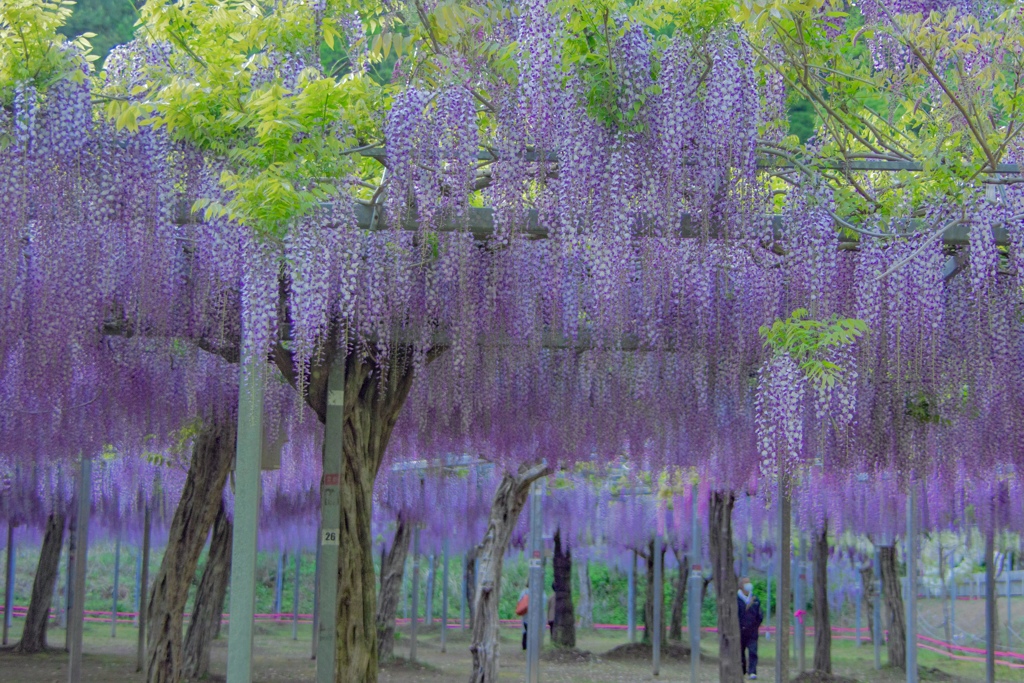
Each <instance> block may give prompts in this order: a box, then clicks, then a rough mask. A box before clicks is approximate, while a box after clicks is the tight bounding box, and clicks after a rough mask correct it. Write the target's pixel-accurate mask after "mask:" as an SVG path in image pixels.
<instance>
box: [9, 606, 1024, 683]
mask: <svg viewBox="0 0 1024 683" xmlns="http://www.w3.org/2000/svg"><path fill="white" fill-rule="evenodd" d="M226 630H227V629H225V632H224V633H223V634H222V635H221V638H220V639H219V640H217V641H215V642H214V646H213V653H212V660H213V671H214V674H219V676H221V677H222V676H223V675H224V672H225V666H226V660H227V635H226ZM423 631H425V632H423ZM19 632H20V624H19V623H18V622H17V621H16V622H15V629H14V633H13V634H12V639H11V642H16V640H17V637H18V634H19ZM136 633H137V632H136V630H135V629H134V628H132V627H130V626H121V627H119V628H118V634H117V638H111V637H110V627H109V625H106V624H95V623H90V624H87V625H86V629H85V651H86V655H85V660H84V672H83V681H88V683H143V680H144V679H143V676H142V675H141V674H137V673H135V646H136V637H137V636H136ZM49 640H50V643H51V645H63V643H64V632H63V631H60V630H53V631H51V633H50V637H49ZM624 642H625V633H623V632H601V633H596V632H595V633H585V634H580V637H579V639H578V643H577V645H578V648H579V649H580V650H584V651H588V652H590V653H592V656H591V657H559V656H546V657H544V660H543V661H542V663H541V678H542V680H543V681H545V683H591V682H593V683H632V682H633V681H655V680H658V681H690V665H689V663H688V662H686V661H677V660H673V659H670V658H666V659H665V660H663V662H662V667H661V675H660V676H659V677H657V678H655V677H654V676H653V675H652V672H651V666H650V663H649V662H645V661H642V660H641V661H636V660H632V661H610V660H608V659H604V658H603V657H602V655H603V654H604V653H606V652H608V651H609V650H611V649H613V648H615V647H617V646H619V645H622V644H623V643H624ZM408 646H409V638H408V636H407V635H406V634H404V633H400V634H399V639H398V642H397V646H396V653H398V654H399V655H406V654H408ZM760 649H761V653H762V656H761V664H760V666H759V669H760V673H761V679H762V680H770V678H771V672H772V667H773V664H774V662H773V659H774V658H773V651H774V643H773V641H770V640H769V641H766V640H765V639H763V638H762V640H761V648H760ZM310 650H311V648H310V627H309V626H308V625H305V626H303V627H301V628H300V629H299V640H298V641H293V640H292V639H291V626H290V624H280V625H275V624H259V625H258V626H257V629H256V641H255V653H254V655H255V663H254V667H253V668H254V672H255V680H256V681H257V682H258V683H300V682H301V683H306V682H308V681H312V680H313V677H314V671H315V662H313V661H312V660H311V659H310ZM417 651H418V654H419V663H418V664H411V663H408V662H405V661H402V660H400V661H399V662H397V663H395V664H392V665H390V666H386V667H384V668H383V669H382V671H381V676H380V681H381V683H441V682H443V681H464V680H467V679H468V676H469V670H470V657H469V651H468V635H467V634H466V633H463V632H461V631H458V630H450V631H449V634H448V638H447V652H445V653H442V652H441V648H440V630H439V628H438V627H437V626H434V627H433V628H427V629H423V628H422V627H421V633H420V636H419V638H418V641H417ZM702 651H703V653H704V654H705V655H717V652H718V645H717V642H716V641H715V639H714V636H713V635H710V634H709V635H707V636H706V637H705V639H704V641H703V645H702ZM812 654H813V644H811V643H808V651H807V661H808V662H810V661H811V660H812V658H813V657H812ZM884 656H885V655H884V652H883V660H884ZM833 662H834V668H835V673H836V674H839V675H842V676H847V677H850V678H852V679H854V680H856V681H861V682H863V683H869V682H870V683H876V682H878V683H899V682H901V681H903V680H904V674H903V672H901V671H895V670H889V669H885V668H883V669H882V670H881V671H875V670H874V667H873V654H872V649H871V647H870V646H869V645H867V644H865V645H864V646H863V647H861V648H857V647H856V646H855V645H854V644H853V643H851V642H849V641H839V640H837V641H834V642H833ZM66 664H67V654H66V653H65V652H63V651H55V652H53V653H50V654H45V655H41V656H19V655H15V654H13V653H11V652H9V651H4V652H0V682H2V683H64V682H65V681H67V668H66ZM794 664H795V663H794ZM920 664H921V667H922V675H921V679H922V680H923V681H953V682H954V683H956V682H967V681H971V682H974V681H981V680H984V669H983V665H982V664H976V663H964V662H952V661H950V660H948V659H945V658H943V657H940V656H938V655H934V654H932V653H928V652H924V651H922V652H921V653H920ZM524 670H525V657H524V655H523V651H522V650H521V649H520V645H519V633H518V632H517V631H515V630H511V629H505V630H503V631H502V644H501V680H502V681H522V680H523V675H524ZM793 673H794V675H795V674H796V673H797V671H796V667H795V666H794V667H793ZM997 676H998V680H1000V681H1007V682H1015V683H1016V682H1020V683H1024V672H1020V671H1010V670H1006V669H1002V670H999V671H997ZM220 680H223V678H220ZM717 680H718V668H717V665H716V664H711V663H705V664H704V665H703V666H702V667H701V674H700V681H702V682H704V681H706V682H708V683H710V682H711V681H717Z"/></svg>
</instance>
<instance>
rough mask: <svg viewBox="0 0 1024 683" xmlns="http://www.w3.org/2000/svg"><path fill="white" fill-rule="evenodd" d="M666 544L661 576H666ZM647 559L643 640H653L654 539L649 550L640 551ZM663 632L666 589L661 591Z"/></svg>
mask: <svg viewBox="0 0 1024 683" xmlns="http://www.w3.org/2000/svg"><path fill="white" fill-rule="evenodd" d="M665 550H666V548H665V546H664V545H663V546H661V555H660V556H659V557H658V561H659V562H661V577H662V580H664V578H665ZM638 554H639V555H640V557H642V558H644V560H646V561H647V595H646V596H645V597H644V636H643V642H645V643H650V642H651V634H652V633H654V630H653V624H654V540H653V539H652V540H651V541H649V542H648V543H647V552H646V553H638ZM661 600H662V605H661V632H662V633H664V632H665V605H664V601H665V591H664V590H662V591H661Z"/></svg>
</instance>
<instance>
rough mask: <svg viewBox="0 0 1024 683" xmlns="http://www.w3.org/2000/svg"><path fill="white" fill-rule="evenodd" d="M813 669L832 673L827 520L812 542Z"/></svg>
mask: <svg viewBox="0 0 1024 683" xmlns="http://www.w3.org/2000/svg"><path fill="white" fill-rule="evenodd" d="M814 670H815V671H821V672H824V673H829V674H830V673H832V618H831V615H830V614H829V607H828V520H827V519H826V520H825V523H824V524H823V525H822V527H821V531H820V532H819V533H818V537H817V538H816V539H815V543H814Z"/></svg>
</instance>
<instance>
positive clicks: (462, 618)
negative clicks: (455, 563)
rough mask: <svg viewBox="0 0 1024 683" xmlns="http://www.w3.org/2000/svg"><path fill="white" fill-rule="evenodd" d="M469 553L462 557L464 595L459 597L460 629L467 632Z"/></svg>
mask: <svg viewBox="0 0 1024 683" xmlns="http://www.w3.org/2000/svg"><path fill="white" fill-rule="evenodd" d="M468 557H469V553H467V554H465V555H463V556H462V593H461V595H460V596H459V627H460V628H461V629H462V630H463V631H465V630H466V588H467V585H466V565H468V564H469V560H468Z"/></svg>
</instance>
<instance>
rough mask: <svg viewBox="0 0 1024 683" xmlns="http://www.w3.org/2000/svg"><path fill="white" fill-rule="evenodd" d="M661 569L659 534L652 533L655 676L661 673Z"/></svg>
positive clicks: (652, 647) (652, 650) (653, 664)
mask: <svg viewBox="0 0 1024 683" xmlns="http://www.w3.org/2000/svg"><path fill="white" fill-rule="evenodd" d="M661 571H662V567H661V534H654V624H652V629H653V633H651V659H652V660H653V661H652V662H651V664H652V666H653V669H654V671H653V673H654V675H655V676H657V675H659V674H660V673H661V599H662V593H663V591H664V590H665V586H664V582H663V581H662V577H661Z"/></svg>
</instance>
